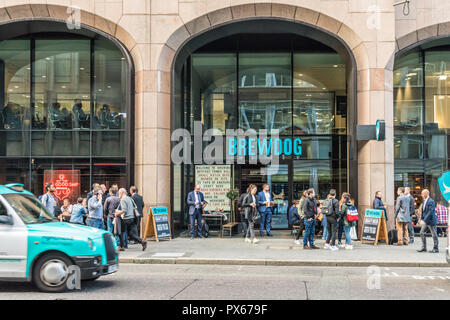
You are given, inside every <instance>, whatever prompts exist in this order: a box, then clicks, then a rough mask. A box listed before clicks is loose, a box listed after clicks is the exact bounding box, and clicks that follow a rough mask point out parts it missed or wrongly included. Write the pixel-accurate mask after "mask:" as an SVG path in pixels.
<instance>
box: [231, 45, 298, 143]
mask: <svg viewBox="0 0 450 320" xmlns="http://www.w3.org/2000/svg"><path fill="white" fill-rule="evenodd" d="M291 80H292V76H291V54H290V53H241V54H239V111H238V112H239V128H242V129H245V130H247V129H254V130H260V129H267V130H268V131H269V132H270V131H271V130H273V129H278V130H279V133H280V134H281V135H290V134H292V111H291V106H292V104H291V86H292V83H291Z"/></svg>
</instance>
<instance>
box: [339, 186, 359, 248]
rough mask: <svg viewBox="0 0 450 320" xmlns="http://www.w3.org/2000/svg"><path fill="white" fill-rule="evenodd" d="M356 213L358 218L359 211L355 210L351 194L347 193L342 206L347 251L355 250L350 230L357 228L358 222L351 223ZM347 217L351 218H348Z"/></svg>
mask: <svg viewBox="0 0 450 320" xmlns="http://www.w3.org/2000/svg"><path fill="white" fill-rule="evenodd" d="M355 211H356V216H357V210H356V208H355V206H354V205H353V202H352V201H351V199H350V194H349V193H347V194H345V195H344V203H343V204H342V207H341V219H342V220H343V223H344V233H345V249H346V250H352V249H353V244H352V237H351V235H350V230H351V228H352V227H355V226H356V221H355V220H353V221H349V220H352V219H350V215H351V214H352V215H353V213H354V212H355ZM347 215H348V216H349V217H347Z"/></svg>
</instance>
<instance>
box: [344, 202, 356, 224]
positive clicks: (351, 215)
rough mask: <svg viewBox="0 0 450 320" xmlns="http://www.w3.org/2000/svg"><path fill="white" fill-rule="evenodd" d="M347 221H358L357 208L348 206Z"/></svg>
mask: <svg viewBox="0 0 450 320" xmlns="http://www.w3.org/2000/svg"><path fill="white" fill-rule="evenodd" d="M346 216H347V221H348V222H353V221H358V210H357V209H356V208H355V206H352V205H351V206H348V207H347V214H346Z"/></svg>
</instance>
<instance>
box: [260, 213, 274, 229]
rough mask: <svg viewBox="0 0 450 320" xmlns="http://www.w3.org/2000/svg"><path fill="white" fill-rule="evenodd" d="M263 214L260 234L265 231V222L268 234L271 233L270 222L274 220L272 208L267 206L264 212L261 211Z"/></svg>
mask: <svg viewBox="0 0 450 320" xmlns="http://www.w3.org/2000/svg"><path fill="white" fill-rule="evenodd" d="M260 214H261V222H260V224H259V234H260V235H263V233H264V223H266V234H270V224H271V222H272V209H271V208H266V210H265V211H264V212H260Z"/></svg>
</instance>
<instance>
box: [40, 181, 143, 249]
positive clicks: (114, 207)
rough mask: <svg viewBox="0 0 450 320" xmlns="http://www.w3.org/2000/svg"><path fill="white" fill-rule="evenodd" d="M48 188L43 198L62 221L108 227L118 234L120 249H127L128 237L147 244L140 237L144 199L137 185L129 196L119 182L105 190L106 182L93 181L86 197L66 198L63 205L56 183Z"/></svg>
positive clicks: (94, 226) (47, 186)
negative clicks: (60, 202) (58, 196)
mask: <svg viewBox="0 0 450 320" xmlns="http://www.w3.org/2000/svg"><path fill="white" fill-rule="evenodd" d="M45 189H46V193H45V194H44V195H42V196H41V197H40V200H41V202H42V203H43V204H44V206H45V207H46V208H47V210H48V211H49V212H50V213H51V214H52V215H54V216H55V217H57V218H59V220H60V221H66V222H70V223H75V224H85V225H88V226H90V227H93V228H98V229H105V230H108V231H109V232H111V233H112V234H114V235H115V236H116V241H117V243H118V250H119V251H124V249H125V248H126V247H127V246H128V240H134V241H135V242H136V243H140V244H141V245H142V250H145V249H146V248H147V243H146V241H145V240H143V239H141V238H140V237H139V233H140V224H141V223H140V220H141V218H142V213H143V208H144V200H143V198H142V196H141V195H139V194H138V190H137V188H136V187H135V186H132V187H131V188H130V194H131V196H129V195H128V192H127V190H126V189H125V188H120V189H119V188H118V185H117V184H113V185H111V187H110V188H109V190H108V192H106V190H107V189H106V185H104V184H98V183H94V184H93V185H92V190H91V191H90V192H89V193H88V194H87V196H86V198H84V199H83V198H81V197H80V198H78V199H77V203H76V204H74V205H72V204H70V200H69V199H67V198H66V199H64V201H63V204H62V205H60V206H58V200H57V198H56V197H55V195H54V192H55V187H54V186H53V184H51V183H49V184H47V185H46V187H45Z"/></svg>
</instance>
